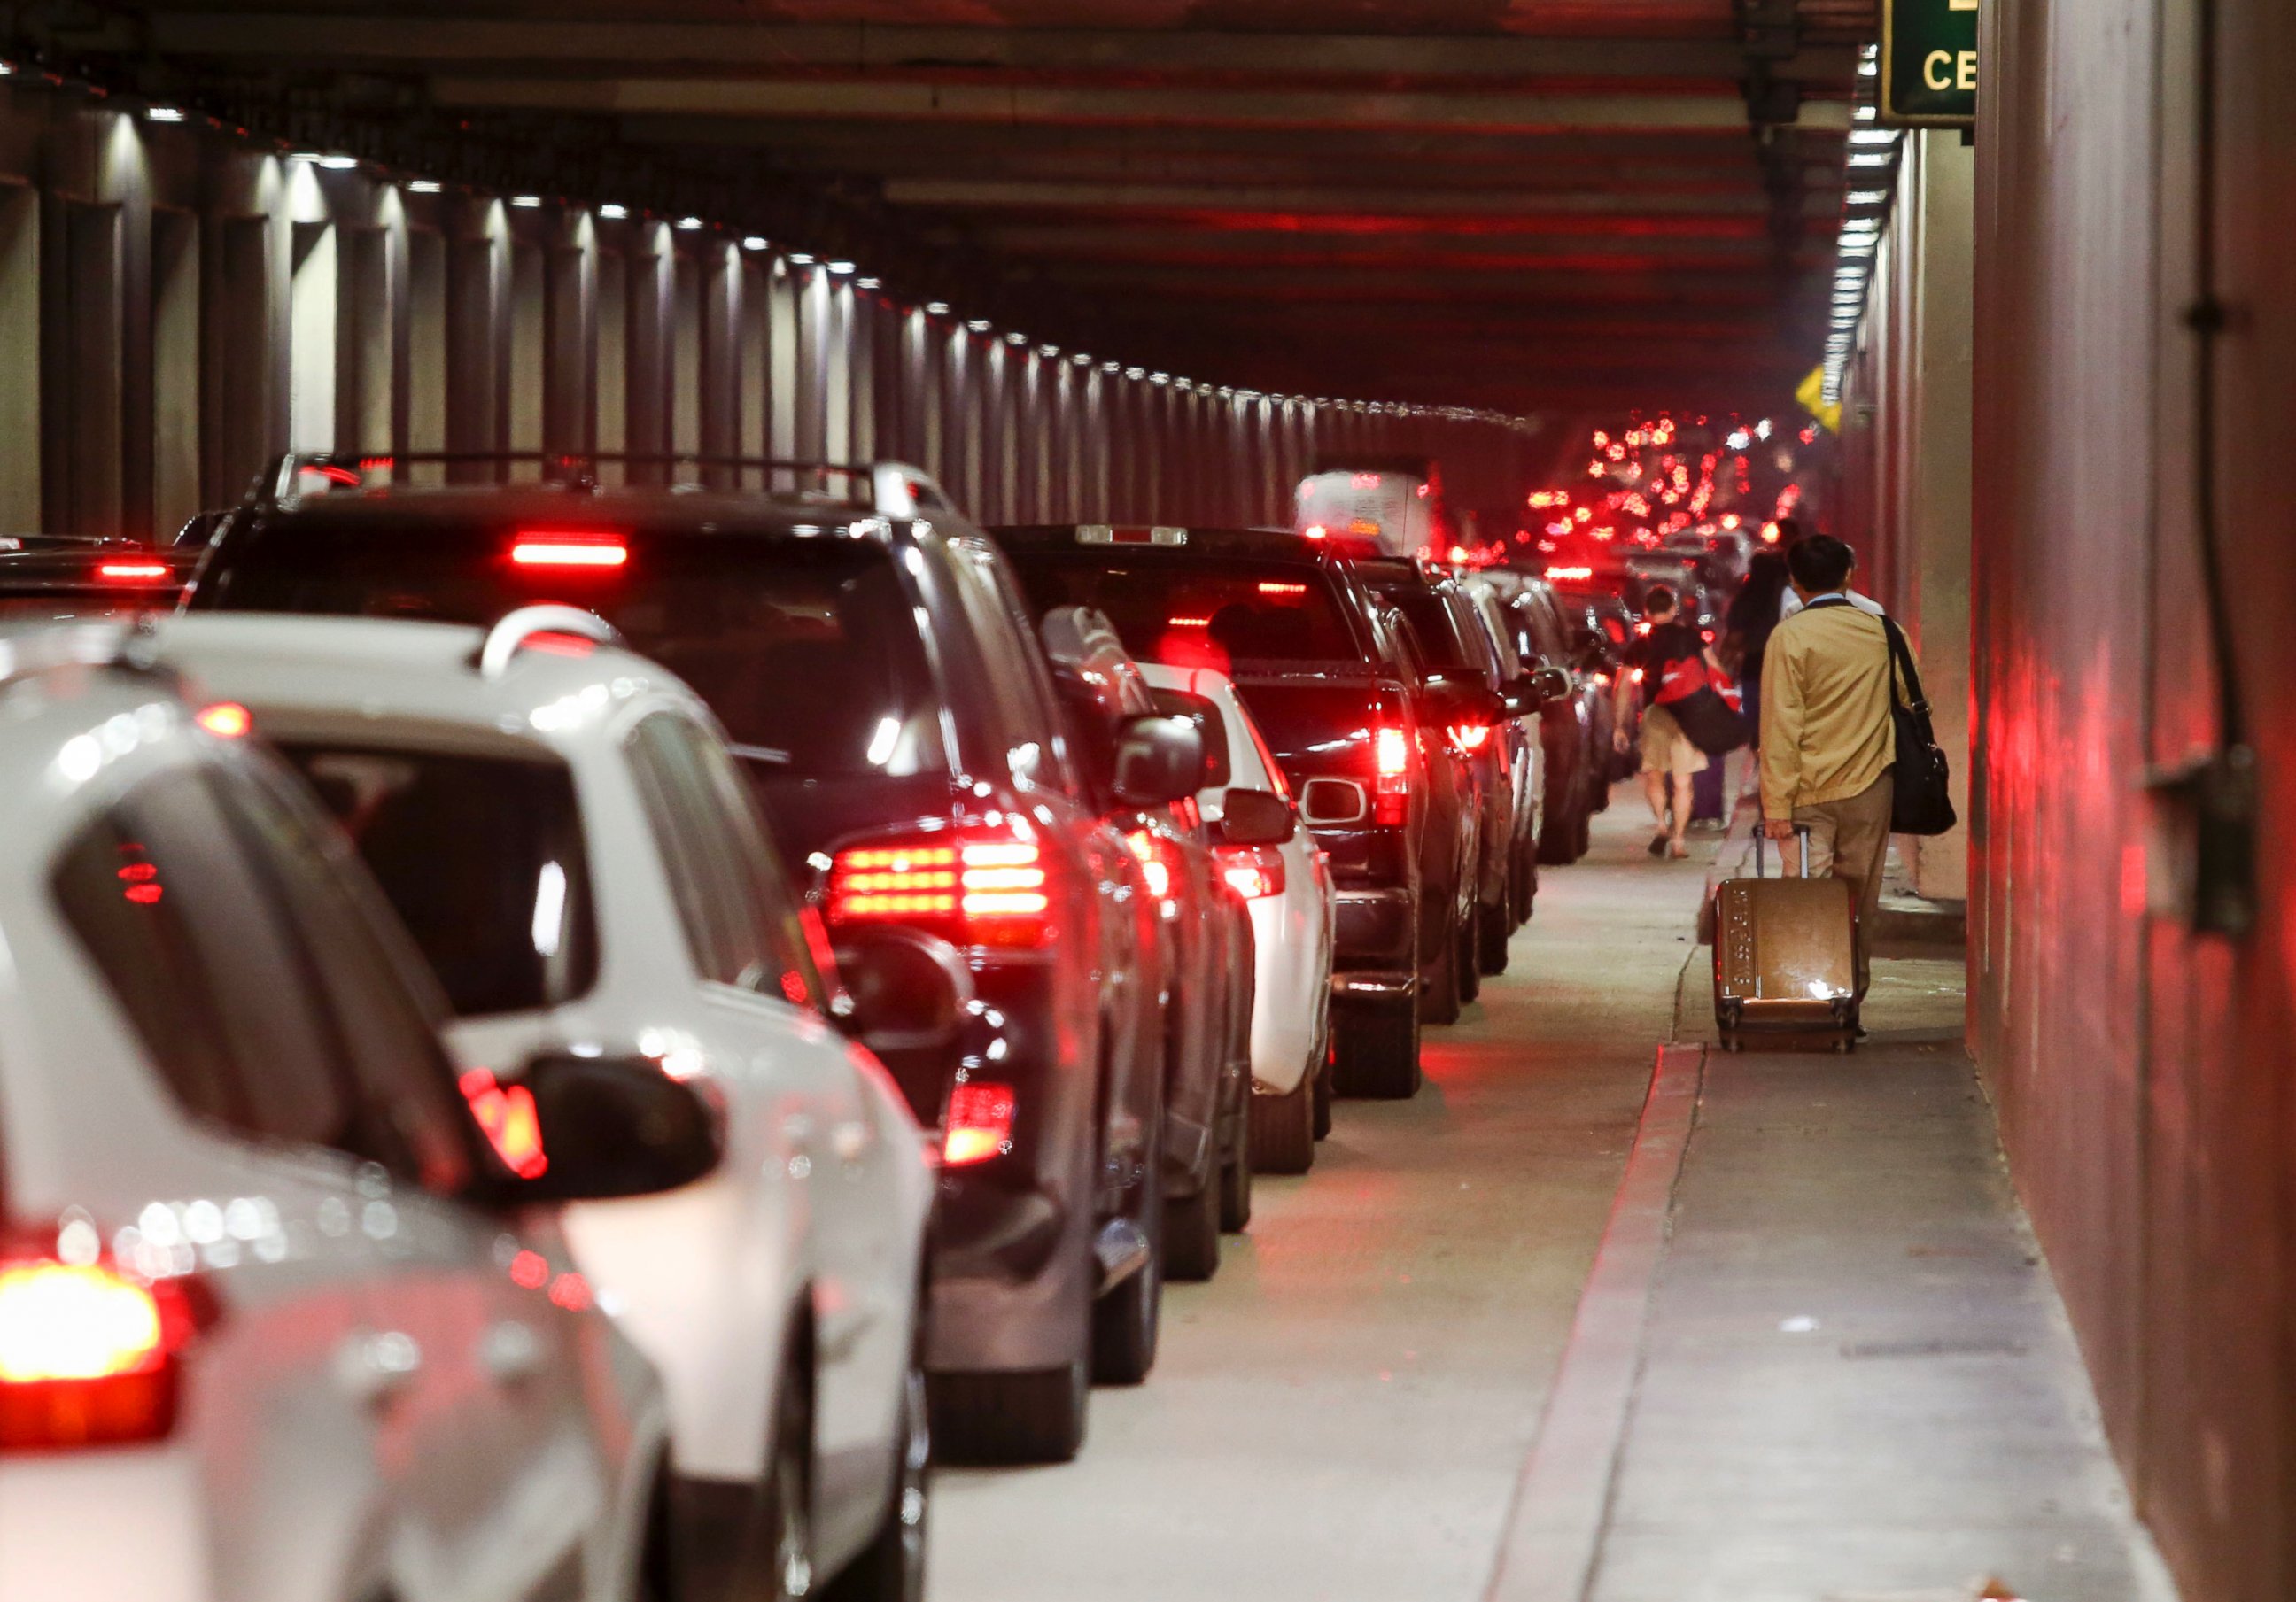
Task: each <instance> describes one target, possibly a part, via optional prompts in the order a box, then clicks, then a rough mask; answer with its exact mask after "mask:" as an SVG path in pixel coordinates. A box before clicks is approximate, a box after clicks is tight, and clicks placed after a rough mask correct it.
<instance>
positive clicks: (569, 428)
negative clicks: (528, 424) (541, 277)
mask: <svg viewBox="0 0 2296 1602" xmlns="http://www.w3.org/2000/svg"><path fill="white" fill-rule="evenodd" d="M598 323H599V315H598V238H597V229H596V225H595V224H594V223H593V222H592V221H591V218H590V216H589V214H588V213H587V212H584V213H580V214H578V215H577V216H576V217H573V218H572V219H571V221H570V225H569V226H568V227H567V228H566V231H565V233H563V234H562V235H561V236H560V237H559V238H557V239H555V240H554V241H553V243H552V245H551V248H550V253H549V280H548V283H547V285H546V294H545V298H544V300H543V341H542V344H543V364H542V374H543V378H542V443H543V448H544V449H545V450H547V451H551V452H554V453H565V454H585V453H587V452H590V451H594V450H595V449H597V448H598V445H597V439H598V386H597V383H596V381H595V380H594V377H593V374H594V372H595V371H596V369H597V365H598V359H599V356H598Z"/></svg>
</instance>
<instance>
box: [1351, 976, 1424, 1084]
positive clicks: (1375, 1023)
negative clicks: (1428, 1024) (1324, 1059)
mask: <svg viewBox="0 0 2296 1602" xmlns="http://www.w3.org/2000/svg"><path fill="white" fill-rule="evenodd" d="M1421 1083H1423V1075H1422V1074H1421V1072H1420V1067H1419V1013H1418V1009H1416V1008H1415V1007H1413V1006H1411V1005H1410V1004H1409V1003H1408V1002H1403V1001H1388V1002H1382V1003H1375V1004H1373V1005H1369V1006H1365V1007H1362V1008H1359V1009H1350V1014H1349V1018H1348V1019H1347V1021H1346V1022H1345V1023H1343V1024H1341V1025H1340V1026H1339V1057H1338V1059H1337V1061H1335V1062H1334V1063H1333V1071H1332V1085H1333V1089H1334V1090H1336V1091H1338V1092H1339V1093H1340V1094H1341V1095H1342V1096H1361V1097H1364V1098H1365V1099H1370V1100H1374V1101H1403V1100H1407V1099H1410V1098H1411V1097H1413V1096H1415V1095H1417V1094H1418V1093H1419V1086H1420V1084H1421Z"/></svg>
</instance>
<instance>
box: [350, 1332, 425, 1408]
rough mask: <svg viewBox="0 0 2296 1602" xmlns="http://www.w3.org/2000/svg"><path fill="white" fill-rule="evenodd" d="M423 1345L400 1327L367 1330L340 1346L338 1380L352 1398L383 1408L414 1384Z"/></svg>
mask: <svg viewBox="0 0 2296 1602" xmlns="http://www.w3.org/2000/svg"><path fill="white" fill-rule="evenodd" d="M420 1373H422V1346H421V1345H420V1344H418V1343H417V1342H416V1340H415V1339H414V1336H411V1335H406V1334H404V1333H402V1332H400V1331H398V1330H396V1329H383V1330H373V1329H363V1330H360V1331H359V1332H358V1333H357V1334H356V1335H354V1336H351V1337H350V1338H349V1339H348V1340H346V1341H344V1342H343V1344H342V1345H340V1346H339V1347H337V1348H336V1351H335V1381H336V1383H337V1384H338V1385H340V1386H341V1387H342V1389H343V1390H344V1392H345V1393H346V1394H348V1395H349V1396H350V1397H351V1399H352V1400H354V1401H356V1402H359V1403H360V1404H361V1405H363V1406H366V1407H380V1406H381V1405H382V1404H383V1403H384V1402H389V1400H390V1399H391V1398H392V1397H394V1396H396V1395H398V1394H399V1393H400V1392H401V1391H404V1390H405V1389H406V1387H407V1386H408V1385H413V1384H414V1379H415V1377H416V1376H417V1375H419V1374H420Z"/></svg>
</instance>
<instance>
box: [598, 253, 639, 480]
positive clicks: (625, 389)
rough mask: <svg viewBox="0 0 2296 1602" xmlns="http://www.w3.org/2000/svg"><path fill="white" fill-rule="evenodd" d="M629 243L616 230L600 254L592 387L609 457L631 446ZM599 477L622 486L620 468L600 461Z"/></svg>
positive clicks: (603, 448) (602, 447)
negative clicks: (611, 242)
mask: <svg viewBox="0 0 2296 1602" xmlns="http://www.w3.org/2000/svg"><path fill="white" fill-rule="evenodd" d="M628 238H629V234H628V231H627V229H620V228H618V229H616V230H615V235H614V245H615V247H616V248H613V249H601V250H600V251H599V252H598V290H597V302H598V332H597V339H596V345H595V348H596V351H597V368H596V371H595V372H594V373H593V375H592V382H591V386H590V388H591V397H592V403H593V405H594V406H595V407H596V411H597V419H598V422H597V434H596V437H597V449H598V451H599V452H600V454H605V455H618V454H620V453H622V452H624V451H627V450H628V449H629V447H630V432H629V417H630V260H629V257H627V256H626V255H625V254H623V250H622V249H621V248H620V247H622V246H624V245H626V244H627V241H628ZM598 477H599V481H600V482H601V483H611V484H619V483H621V482H622V481H623V472H622V469H621V466H620V464H619V462H600V463H599V464H598Z"/></svg>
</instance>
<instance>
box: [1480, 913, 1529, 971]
mask: <svg viewBox="0 0 2296 1602" xmlns="http://www.w3.org/2000/svg"><path fill="white" fill-rule="evenodd" d="M1517 928H1521V925H1520V924H1518V923H1516V922H1515V921H1514V915H1513V911H1512V910H1511V909H1510V908H1507V907H1501V908H1499V909H1498V910H1497V911H1496V912H1495V911H1492V910H1491V909H1490V908H1488V907H1485V908H1484V909H1483V916H1482V920H1481V921H1480V922H1479V923H1478V924H1477V925H1476V926H1475V966H1476V967H1477V968H1479V969H1481V970H1482V971H1483V972H1484V973H1485V974H1487V975H1489V976H1491V977H1497V976H1498V975H1500V974H1503V973H1505V972H1506V970H1507V958H1508V956H1509V954H1510V947H1509V944H1508V942H1509V941H1511V940H1512V939H1513V936H1514V931H1515V930H1516V929H1517Z"/></svg>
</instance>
